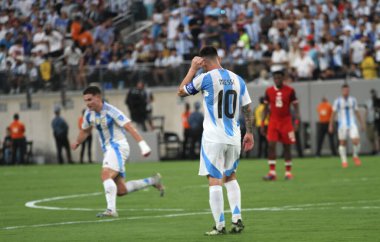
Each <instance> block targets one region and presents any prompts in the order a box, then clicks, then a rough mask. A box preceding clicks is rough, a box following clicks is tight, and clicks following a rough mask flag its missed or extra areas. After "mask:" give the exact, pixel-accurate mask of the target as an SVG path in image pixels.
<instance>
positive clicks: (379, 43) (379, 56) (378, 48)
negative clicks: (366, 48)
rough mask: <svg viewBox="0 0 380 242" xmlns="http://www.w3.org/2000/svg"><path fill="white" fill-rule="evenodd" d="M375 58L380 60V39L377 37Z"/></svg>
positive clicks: (377, 60)
mask: <svg viewBox="0 0 380 242" xmlns="http://www.w3.org/2000/svg"><path fill="white" fill-rule="evenodd" d="M375 60H376V62H380V39H377V40H376V42H375Z"/></svg>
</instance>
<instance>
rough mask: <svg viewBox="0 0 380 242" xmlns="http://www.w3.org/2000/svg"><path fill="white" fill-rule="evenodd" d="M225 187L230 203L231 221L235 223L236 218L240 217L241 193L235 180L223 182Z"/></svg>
mask: <svg viewBox="0 0 380 242" xmlns="http://www.w3.org/2000/svg"><path fill="white" fill-rule="evenodd" d="M224 186H225V187H226V189H227V197H228V202H229V203H230V209H231V213H232V222H233V223H236V222H237V221H238V219H241V193H240V186H239V183H238V182H237V180H232V181H230V182H227V183H224Z"/></svg>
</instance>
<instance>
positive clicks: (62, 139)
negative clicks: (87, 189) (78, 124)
mask: <svg viewBox="0 0 380 242" xmlns="http://www.w3.org/2000/svg"><path fill="white" fill-rule="evenodd" d="M54 114H55V118H54V119H53V120H52V122H51V126H52V128H53V135H54V139H55V144H56V147H57V157H58V162H59V164H61V165H62V164H63V163H64V162H63V157H62V149H65V150H66V155H67V161H68V163H69V164H73V161H72V159H71V151H70V144H69V139H68V134H69V126H68V124H67V123H66V121H65V120H64V119H63V118H62V117H61V115H60V114H61V108H60V107H55V108H54Z"/></svg>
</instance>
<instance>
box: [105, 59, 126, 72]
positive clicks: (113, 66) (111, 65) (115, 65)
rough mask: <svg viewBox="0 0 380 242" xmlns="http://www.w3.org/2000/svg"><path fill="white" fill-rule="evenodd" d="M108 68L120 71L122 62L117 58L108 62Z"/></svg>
mask: <svg viewBox="0 0 380 242" xmlns="http://www.w3.org/2000/svg"><path fill="white" fill-rule="evenodd" d="M107 68H108V70H110V71H115V72H117V71H120V70H121V69H122V68H123V63H122V62H121V61H120V60H118V61H114V60H113V61H111V62H110V63H108V66H107Z"/></svg>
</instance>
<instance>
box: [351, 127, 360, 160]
mask: <svg viewBox="0 0 380 242" xmlns="http://www.w3.org/2000/svg"><path fill="white" fill-rule="evenodd" d="M350 138H351V140H352V150H353V152H352V158H353V160H354V163H355V165H356V166H360V165H361V164H362V162H361V161H360V159H359V153H360V136H359V130H358V128H357V127H356V126H353V127H351V128H350Z"/></svg>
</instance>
